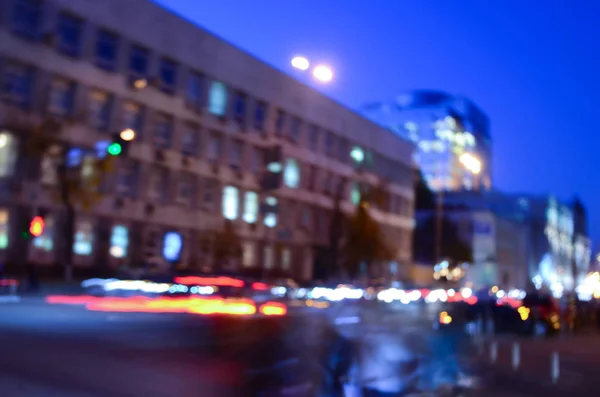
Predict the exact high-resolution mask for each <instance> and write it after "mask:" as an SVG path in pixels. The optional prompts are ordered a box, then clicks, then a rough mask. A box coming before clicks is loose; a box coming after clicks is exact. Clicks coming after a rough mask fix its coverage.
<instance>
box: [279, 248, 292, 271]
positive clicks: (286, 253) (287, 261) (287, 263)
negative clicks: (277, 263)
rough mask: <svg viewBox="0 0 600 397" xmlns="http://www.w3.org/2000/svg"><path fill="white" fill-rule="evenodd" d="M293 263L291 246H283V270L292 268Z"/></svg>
mask: <svg viewBox="0 0 600 397" xmlns="http://www.w3.org/2000/svg"><path fill="white" fill-rule="evenodd" d="M291 265H292V252H291V251H290V249H289V248H283V249H282V250H281V268H282V269H283V270H290V267H291Z"/></svg>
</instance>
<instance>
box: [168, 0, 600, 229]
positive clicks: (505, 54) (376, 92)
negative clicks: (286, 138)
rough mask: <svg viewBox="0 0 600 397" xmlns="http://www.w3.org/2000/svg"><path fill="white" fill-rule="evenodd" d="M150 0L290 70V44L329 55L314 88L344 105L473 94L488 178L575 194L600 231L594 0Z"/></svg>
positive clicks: (599, 31) (503, 184) (599, 29)
mask: <svg viewBox="0 0 600 397" xmlns="http://www.w3.org/2000/svg"><path fill="white" fill-rule="evenodd" d="M159 3H162V4H163V5H165V6H167V7H168V8H171V9H173V10H174V11H176V12H178V13H179V14H182V15H184V16H186V17H187V18H188V19H191V20H192V21H194V22H196V23H198V24H199V25H201V26H203V27H204V28H206V29H208V30H209V31H211V32H213V33H215V34H217V35H218V36H221V37H222V38H224V39H225V40H227V41H229V42H231V43H233V44H235V45H236V46H238V47H241V48H243V49H244V50H246V51H248V52H250V53H252V54H254V55H255V56H257V57H258V58H260V59H261V60H263V61H265V62H267V63H269V64H271V65H273V66H275V67H276V68H278V69H281V70H283V71H285V72H287V73H290V74H294V73H296V71H294V70H293V69H291V67H290V66H289V60H290V59H291V56H293V55H294V54H296V53H302V54H304V55H306V56H308V57H310V58H312V59H314V60H319V61H324V62H327V63H329V64H330V65H331V66H332V67H333V68H334V69H335V72H336V80H335V81H334V82H333V84H331V85H329V86H325V87H320V88H319V89H320V90H321V91H322V92H323V93H325V94H326V95H329V96H331V97H333V98H335V99H336V100H338V101H340V102H342V103H343V104H345V105H347V106H349V107H351V108H355V109H356V108H358V107H359V106H360V105H362V104H364V103H365V102H367V101H369V100H376V99H389V98H392V97H393V96H395V95H396V94H398V93H401V92H404V91H407V90H411V89H419V88H432V89H441V90H445V91H448V92H450V93H454V94H461V95H465V96H466V97H468V98H471V99H472V100H473V101H474V102H475V103H477V104H478V105H479V107H481V108H482V109H483V110H484V111H485V112H486V113H487V114H488V115H489V117H490V121H491V133H492V138H493V140H494V146H493V149H492V150H493V156H494V159H493V165H492V166H493V170H494V173H493V183H494V185H495V187H496V188H498V189H501V190H504V191H507V192H530V193H536V194H543V193H552V194H556V195H557V196H558V197H560V198H563V199H569V198H572V197H573V196H574V195H575V194H577V195H579V196H580V197H581V199H582V200H583V202H584V204H585V205H586V206H587V208H588V218H589V223H590V227H591V232H592V237H593V238H594V240H595V241H598V239H599V238H600V186H599V182H600V178H599V177H598V175H597V174H596V173H595V170H596V169H597V164H598V162H599V161H600V155H599V150H598V149H600V138H599V136H600V134H599V133H598V132H597V131H596V128H598V127H597V126H595V124H594V122H593V120H594V119H595V117H594V114H597V112H598V109H600V100H599V99H598V92H600V78H599V76H600V55H599V52H598V45H597V44H598V42H599V41H600V23H598V17H599V16H600V2H598V1H590V0H572V1H567V0H564V1H557V0H555V1H552V0H543V1H542V0H537V1H535V0H530V1H523V0H505V1H502V2H498V1H484V0H453V1H448V0H427V1H424V0H412V1H409V0H371V1H367V0H252V1H248V0H214V1H209V0H202V1H199V0H160V1H159ZM542 5H543V7H542ZM297 77H298V78H299V79H302V80H307V79H306V77H305V76H303V75H298V76H297ZM310 84H314V83H310Z"/></svg>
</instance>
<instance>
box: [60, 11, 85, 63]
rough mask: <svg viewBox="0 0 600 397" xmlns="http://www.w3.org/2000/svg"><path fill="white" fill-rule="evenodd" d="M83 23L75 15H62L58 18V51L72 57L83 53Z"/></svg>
mask: <svg viewBox="0 0 600 397" xmlns="http://www.w3.org/2000/svg"><path fill="white" fill-rule="evenodd" d="M82 28H83V21H82V20H81V19H79V18H77V17H75V16H73V15H69V14H60V15H59V17H58V32H57V39H58V51H60V52H62V53H63V54H65V55H68V56H71V57H78V56H79V54H80V52H81V36H82V30H83V29H82Z"/></svg>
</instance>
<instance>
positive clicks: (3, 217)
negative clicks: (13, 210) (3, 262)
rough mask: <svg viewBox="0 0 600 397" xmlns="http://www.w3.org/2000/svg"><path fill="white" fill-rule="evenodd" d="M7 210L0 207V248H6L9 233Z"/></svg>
mask: <svg viewBox="0 0 600 397" xmlns="http://www.w3.org/2000/svg"><path fill="white" fill-rule="evenodd" d="M8 220H9V212H8V210H7V209H4V208H2V209H0V250H5V249H7V248H8V236H9V235H10V224H9V222H8Z"/></svg>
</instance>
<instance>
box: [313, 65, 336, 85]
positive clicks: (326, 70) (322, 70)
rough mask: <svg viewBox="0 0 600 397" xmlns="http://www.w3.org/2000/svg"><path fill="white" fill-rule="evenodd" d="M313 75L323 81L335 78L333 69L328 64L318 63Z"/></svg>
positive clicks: (326, 81) (327, 81)
mask: <svg viewBox="0 0 600 397" xmlns="http://www.w3.org/2000/svg"><path fill="white" fill-rule="evenodd" d="M313 77H314V78H315V79H317V80H318V81H320V82H322V83H329V82H330V81H331V80H333V71H332V70H331V68H330V67H329V66H327V65H318V66H316V67H315V68H314V69H313Z"/></svg>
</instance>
